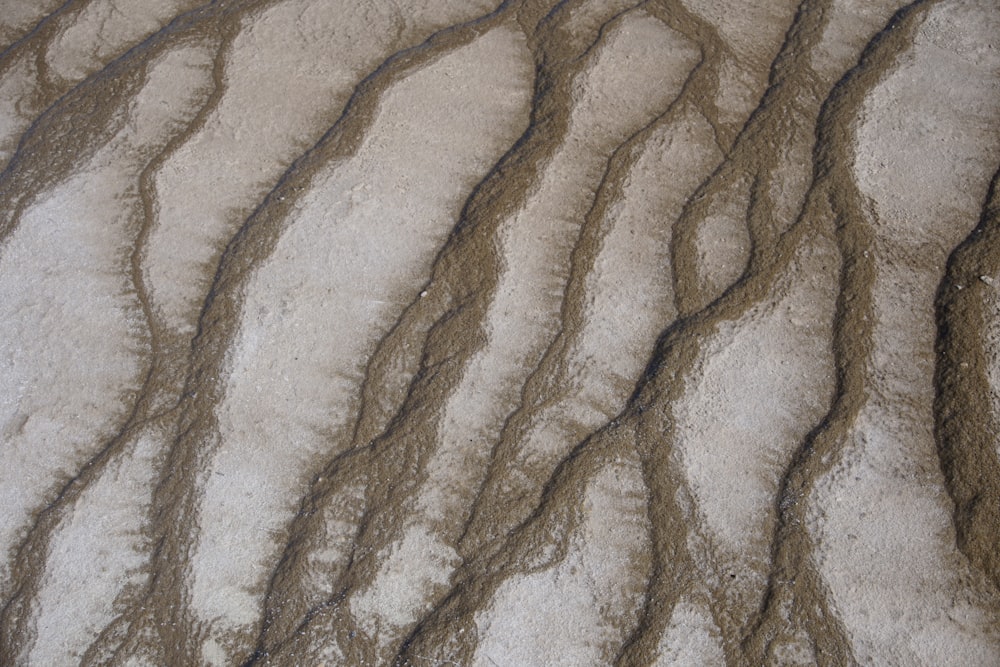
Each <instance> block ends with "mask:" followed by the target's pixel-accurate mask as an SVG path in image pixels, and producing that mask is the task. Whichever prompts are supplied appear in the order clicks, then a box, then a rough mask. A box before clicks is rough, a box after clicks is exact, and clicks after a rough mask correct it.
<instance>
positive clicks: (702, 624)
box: [654, 597, 726, 667]
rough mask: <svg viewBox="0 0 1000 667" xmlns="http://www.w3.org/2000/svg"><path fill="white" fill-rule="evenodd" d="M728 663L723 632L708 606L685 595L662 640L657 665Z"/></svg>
mask: <svg viewBox="0 0 1000 667" xmlns="http://www.w3.org/2000/svg"><path fill="white" fill-rule="evenodd" d="M724 664H726V655H725V653H724V652H723V650H722V634H721V633H720V632H719V628H718V626H716V625H715V621H713V620H712V615H711V613H710V612H709V610H708V607H707V606H706V605H704V604H702V603H699V602H695V601H693V600H690V599H688V598H686V597H685V598H681V600H680V602H678V603H677V605H676V606H675V607H674V612H673V614H672V615H671V616H670V624H669V625H667V628H666V630H665V631H664V633H663V637H662V638H661V639H660V645H659V647H658V648H657V656H656V662H655V663H654V665H655V667H672V666H673V665H685V666H686V667H687V666H690V667H695V666H696V665H698V666H700V667H714V666H715V665H724Z"/></svg>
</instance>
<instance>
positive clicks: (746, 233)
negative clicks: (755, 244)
mask: <svg viewBox="0 0 1000 667" xmlns="http://www.w3.org/2000/svg"><path fill="white" fill-rule="evenodd" d="M749 199H750V183H749V181H748V180H743V181H742V182H740V183H739V185H738V187H730V188H727V189H726V190H725V191H723V192H721V193H719V194H717V195H714V198H713V199H712V202H711V203H710V204H709V211H708V215H706V216H705V218H704V219H703V220H701V221H700V222H699V224H698V231H697V236H696V238H695V247H696V252H697V253H698V261H697V264H696V268H695V270H696V271H697V273H698V286H699V287H700V288H701V289H702V290H703V293H704V295H705V298H706V301H711V300H712V299H715V298H716V297H718V296H719V295H720V294H722V292H723V291H724V290H725V289H726V288H727V287H729V286H730V285H732V284H733V283H735V282H736V281H737V280H738V279H739V278H740V276H742V275H743V272H744V271H745V270H746V267H747V262H748V261H750V230H749V228H748V227H747V204H748V202H749ZM703 305H707V303H705V304H703Z"/></svg>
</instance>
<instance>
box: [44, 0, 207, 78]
mask: <svg viewBox="0 0 1000 667" xmlns="http://www.w3.org/2000/svg"><path fill="white" fill-rule="evenodd" d="M198 4H200V3H198V2H196V1H195V0H92V1H91V2H89V3H87V5H86V6H85V7H84V8H83V10H82V11H81V12H80V13H79V14H78V15H77V16H76V17H75V18H74V20H73V21H72V22H71V23H69V24H68V25H67V26H66V27H65V28H64V29H63V31H62V32H61V33H60V34H59V36H58V37H56V38H55V39H53V40H52V42H51V43H50V44H49V46H48V50H47V51H46V53H45V62H46V64H47V65H48V67H49V71H50V74H51V75H52V76H54V77H57V78H61V79H64V80H65V81H67V82H70V81H80V80H82V79H84V78H86V77H87V75H89V74H91V73H93V72H95V71H97V70H98V69H100V68H101V67H103V66H104V64H106V63H107V62H108V61H109V60H110V59H111V58H112V57H114V56H115V55H117V54H118V53H119V52H121V51H123V50H124V49H125V48H127V47H128V46H129V45H130V44H134V43H135V42H137V41H139V40H141V39H143V38H144V37H146V36H148V35H151V34H153V33H154V32H156V31H157V30H159V29H160V27H161V26H163V25H165V24H166V23H167V22H168V21H169V20H170V19H172V18H173V17H174V16H176V15H177V14H178V13H180V12H181V11H183V10H185V9H187V8H189V7H193V6H195V5H198Z"/></svg>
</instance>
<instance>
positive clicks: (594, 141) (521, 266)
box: [422, 12, 696, 515]
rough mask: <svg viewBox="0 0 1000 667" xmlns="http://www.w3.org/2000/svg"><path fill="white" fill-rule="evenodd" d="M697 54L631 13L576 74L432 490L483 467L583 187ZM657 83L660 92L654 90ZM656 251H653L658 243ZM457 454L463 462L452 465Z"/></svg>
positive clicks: (508, 254) (504, 239) (455, 399)
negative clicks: (562, 127)
mask: <svg viewBox="0 0 1000 667" xmlns="http://www.w3.org/2000/svg"><path fill="white" fill-rule="evenodd" d="M685 50H686V52H687V53H688V59H687V60H686V61H681V63H680V64H679V65H678V66H677V67H675V68H666V67H663V62H664V61H665V60H666V56H667V54H668V53H670V54H673V55H674V56H676V54H677V53H678V52H683V51H685ZM695 57H696V55H695V53H694V52H693V51H692V50H691V48H690V45H689V44H688V43H687V42H686V41H685V40H684V39H683V38H682V37H681V36H680V35H678V34H677V33H675V32H673V31H672V30H670V29H669V28H667V27H666V26H665V25H664V24H663V23H661V22H660V21H658V20H656V19H653V18H652V17H650V16H648V15H646V14H644V13H639V12H634V13H631V14H628V15H627V16H626V17H625V18H624V20H622V21H620V22H619V23H618V24H617V25H616V26H615V28H614V30H613V31H611V32H610V33H609V34H608V35H607V43H606V44H604V45H603V47H602V48H601V50H600V54H599V57H598V58H597V60H596V62H595V63H594V64H593V65H592V66H591V68H590V69H588V70H586V71H585V72H584V73H582V74H581V75H580V76H579V77H578V80H577V82H575V85H574V89H575V92H576V95H577V97H578V104H577V106H575V107H574V109H573V114H572V116H571V119H570V127H569V133H568V136H567V137H566V140H565V142H564V144H563V146H562V147H561V149H560V150H559V151H557V153H556V154H555V156H554V157H553V158H552V160H551V162H550V163H549V164H548V166H547V168H546V170H545V172H544V173H543V174H542V177H541V180H540V183H539V184H538V186H537V189H536V190H535V192H534V193H533V195H532V196H531V197H530V198H529V200H528V201H527V203H526V204H525V206H524V208H523V209H522V210H521V211H519V212H518V213H517V214H516V215H514V216H513V217H512V218H508V219H507V220H505V221H504V223H503V227H502V229H501V246H502V249H501V253H500V254H501V256H502V257H503V258H504V261H505V264H504V267H503V271H502V272H501V274H500V278H499V282H498V285H497V289H496V294H495V297H494V300H493V303H491V304H490V307H489V310H488V312H487V316H486V318H487V327H488V342H487V344H486V346H485V347H484V348H483V349H482V350H480V351H479V352H478V353H477V354H476V356H475V357H474V358H473V359H472V361H471V362H470V364H469V367H468V369H467V370H466V372H465V375H464V376H463V378H462V381H461V382H460V383H459V385H458V387H457V388H456V390H455V392H454V393H453V394H452V396H451V398H450V399H449V402H448V404H447V407H446V408H445V410H446V412H445V415H446V416H445V419H444V420H443V422H442V426H441V431H440V436H439V440H440V443H441V444H440V447H439V449H438V452H437V454H436V455H435V457H434V458H433V459H432V460H431V463H430V464H429V471H428V473H429V478H430V479H429V481H428V484H427V485H426V487H427V489H428V491H426V493H434V491H433V489H434V488H435V487H440V488H451V489H465V488H466V487H467V486H468V483H467V481H466V480H467V477H468V474H469V472H468V471H470V470H473V471H476V472H475V476H476V478H478V474H479V473H478V471H477V467H478V465H481V464H485V457H486V456H487V455H488V454H489V450H488V447H486V448H484V447H483V446H482V443H483V442H484V441H486V442H492V441H493V440H494V439H495V438H496V437H497V434H498V431H499V429H500V427H501V425H502V420H503V418H504V417H505V416H506V415H507V414H508V413H509V411H510V409H512V408H513V407H514V406H513V402H514V400H516V398H517V395H518V388H519V387H520V386H521V384H522V383H523V382H524V379H525V376H526V374H527V373H528V372H530V370H531V369H532V368H533V367H534V366H535V365H536V364H537V363H538V359H539V357H540V356H541V354H542V353H543V352H544V349H545V345H547V344H548V343H549V342H550V341H551V338H552V336H553V334H554V333H555V332H556V328H557V326H558V323H559V309H560V306H561V304H562V297H563V290H564V289H565V284H566V280H567V279H568V273H569V268H570V267H569V260H570V251H571V249H572V244H573V243H574V242H575V241H576V239H577V236H578V234H579V229H580V225H581V223H582V222H583V221H582V219H581V218H582V216H583V215H584V214H585V213H586V208H583V207H581V206H580V202H581V198H582V199H583V200H584V201H590V200H591V199H592V195H591V196H590V197H587V196H586V194H585V193H588V192H593V191H594V190H595V189H596V187H597V186H598V185H599V182H600V181H599V179H600V177H601V173H602V171H603V169H604V166H605V162H606V160H607V158H608V157H609V156H610V153H611V152H612V151H613V149H614V147H615V146H616V145H617V144H618V143H620V142H622V141H624V140H625V139H626V138H627V137H628V135H629V134H630V133H632V132H635V131H637V130H638V129H639V128H641V127H642V126H643V124H645V123H647V122H649V121H650V120H651V119H652V118H653V117H654V114H656V112H657V111H661V110H663V109H664V108H665V107H666V105H667V104H668V102H669V101H670V100H671V99H672V98H673V96H675V95H676V94H677V93H678V92H679V89H680V86H681V84H682V82H683V80H684V77H685V76H686V74H687V71H688V70H686V69H685V66H693V60H694V58H695ZM622 67H626V69H625V70H622V69H621V68H622ZM624 72H627V75H626V74H624ZM650 89H656V90H657V91H658V94H657V95H653V96H647V95H646V94H645V93H646V92H647V91H648V90H650ZM581 195H583V196H582V197H581ZM577 216H580V217H577ZM624 224H626V225H628V224H629V223H628V222H625V223H624ZM633 224H635V223H633ZM646 233H647V234H650V233H651V232H650V231H649V230H647V231H646ZM651 252H652V253H653V254H654V256H655V254H656V252H657V250H656V249H655V248H654V249H653V250H652V251H651ZM661 252H662V247H661ZM650 259H652V258H650ZM652 261H653V262H654V263H655V259H652ZM633 268H634V267H633ZM629 351H631V350H629V349H626V353H627V352H629ZM606 409H607V410H611V409H612V408H606ZM601 416H606V415H601ZM587 421H588V422H593V421H594V416H591V415H588V419H587ZM560 439H561V438H560ZM470 443H472V444H471V445H470ZM458 460H464V461H465V464H464V465H455V464H454V463H453V462H455V461H458ZM446 495H447V494H446ZM450 495H451V496H452V497H451V498H450V499H447V498H445V497H443V496H442V495H441V494H439V493H434V495H433V496H432V498H433V502H428V501H424V502H422V507H424V508H425V509H426V510H427V511H437V512H442V513H443V514H445V515H450V514H451V513H452V512H454V511H460V510H461V509H462V508H463V507H465V506H467V505H468V504H469V502H470V500H471V498H470V497H469V495H468V492H463V493H452V494H450ZM434 508H436V510H435V509H434Z"/></svg>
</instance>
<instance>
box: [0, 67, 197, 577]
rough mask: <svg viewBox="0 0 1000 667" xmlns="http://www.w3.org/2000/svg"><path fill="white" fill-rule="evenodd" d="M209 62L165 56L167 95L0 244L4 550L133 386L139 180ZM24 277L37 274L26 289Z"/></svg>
mask: <svg viewBox="0 0 1000 667" xmlns="http://www.w3.org/2000/svg"><path fill="white" fill-rule="evenodd" d="M204 56H205V52H204V51H201V50H200V49H198V48H196V47H189V48H182V49H178V50H177V51H174V52H171V53H169V54H168V55H166V56H165V57H164V58H162V59H161V61H160V62H159V63H158V64H157V66H156V67H154V69H153V70H152V71H151V74H150V80H149V82H150V84H151V85H159V84H167V85H168V88H167V90H168V91H169V94H167V95H166V96H164V94H163V93H157V94H150V95H144V96H140V97H139V98H137V99H136V100H134V101H133V104H132V105H131V107H130V109H129V114H128V119H129V122H128V123H126V125H125V127H124V128H123V129H122V131H121V132H120V134H119V135H118V137H116V138H115V139H114V140H113V141H112V142H111V143H109V144H108V145H107V146H106V147H105V148H104V149H102V150H101V151H99V152H98V153H97V154H96V155H95V156H94V158H93V159H92V160H91V161H90V162H89V163H88V164H86V165H83V166H82V167H81V169H80V170H79V171H78V172H77V173H75V174H73V175H72V176H70V177H69V178H68V179H67V180H66V181H64V182H63V183H61V184H59V185H57V186H55V187H54V188H53V189H52V190H50V191H49V192H46V193H43V194H42V195H40V197H39V198H38V200H37V201H36V203H34V204H33V205H32V206H30V207H29V208H28V209H27V210H26V211H25V213H24V215H23V217H22V220H21V222H20V225H19V226H18V227H17V228H16V230H15V231H14V233H13V235H12V236H11V237H10V238H9V240H8V241H7V243H6V244H5V245H4V246H3V248H2V249H0V360H3V361H2V363H4V364H5V368H4V369H3V372H0V434H3V439H4V448H3V452H2V456H3V465H2V466H0V499H2V501H0V505H2V506H3V507H4V509H5V511H4V512H3V513H0V549H2V550H4V551H5V550H6V549H8V548H10V546H11V543H12V541H13V540H14V539H15V537H16V535H17V533H18V531H19V530H20V529H21V528H22V527H23V526H24V524H25V522H26V520H27V518H28V515H29V513H30V512H32V511H33V510H34V509H36V508H37V507H38V505H39V503H41V502H42V501H43V499H44V498H46V497H47V496H46V494H47V493H48V492H50V491H51V489H52V485H53V484H55V483H56V482H57V480H66V479H67V478H68V476H70V475H73V474H76V471H77V470H78V468H79V466H80V464H81V463H82V462H83V461H84V460H86V459H87V458H89V456H91V455H92V454H93V453H95V452H96V451H98V450H99V449H100V448H101V447H102V446H103V445H104V444H105V441H106V439H107V438H108V437H110V436H111V435H112V433H113V432H114V430H115V428H117V427H118V426H119V425H120V423H121V421H122V419H123V418H124V416H125V414H126V412H127V410H128V409H129V407H130V406H129V405H128V402H127V399H128V397H129V395H130V394H131V393H132V392H135V391H136V390H138V388H139V386H140V382H141V380H142V377H141V373H142V371H143V369H144V367H145V362H144V361H143V359H142V356H143V354H144V353H145V343H144V341H143V338H144V336H145V323H144V322H143V321H142V314H141V311H140V310H139V302H138V298H137V296H136V295H135V293H134V286H133V285H132V281H131V279H130V267H129V263H128V260H129V249H130V245H131V243H132V241H133V239H134V237H135V235H136V234H137V232H138V224H139V220H140V216H141V214H142V209H141V205H140V201H139V197H138V193H137V191H136V184H135V180H134V178H135V177H134V174H135V173H136V172H137V171H139V169H140V165H141V164H142V157H143V153H144V152H149V151H150V149H151V148H152V147H155V146H156V145H157V144H162V143H163V142H165V141H166V139H167V137H168V136H169V132H170V130H171V128H172V126H173V125H175V124H176V123H177V122H180V120H181V119H182V118H183V116H184V114H185V113H188V112H187V111H186V106H187V103H189V102H190V99H191V97H192V96H194V95H196V94H197V90H198V89H199V87H200V84H201V83H203V76H202V75H203V70H199V68H198V67H197V66H196V65H192V63H195V64H196V63H197V62H198V61H199V58H200V59H201V60H202V61H203V60H204ZM160 68H162V71H160ZM164 100H168V101H169V102H170V103H171V104H173V105H174V106H173V108H174V109H175V111H174V114H175V116H174V118H173V119H172V120H173V121H174V122H173V123H171V122H166V121H167V120H168V119H167V118H165V117H164V115H163V111H162V104H161V103H162V102H163V101H164ZM29 267H30V268H29ZM29 272H31V273H33V274H34V275H36V276H38V277H37V278H36V279H34V280H32V281H30V282H25V281H24V280H23V278H22V276H24V275H28V274H29ZM25 479H30V480H31V484H25V483H24V480H25ZM4 576H6V572H5V573H4Z"/></svg>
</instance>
